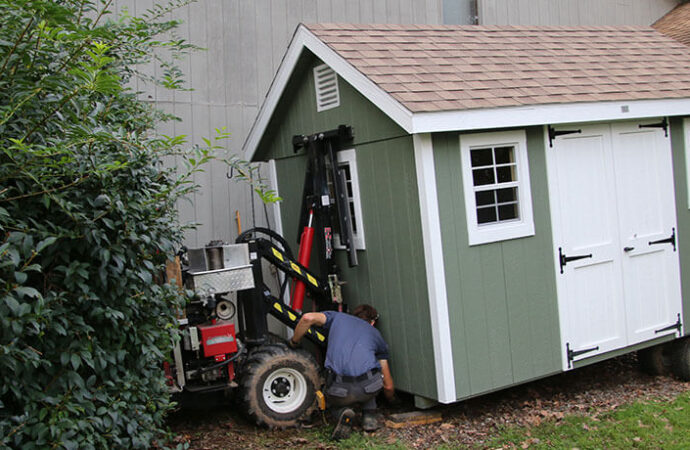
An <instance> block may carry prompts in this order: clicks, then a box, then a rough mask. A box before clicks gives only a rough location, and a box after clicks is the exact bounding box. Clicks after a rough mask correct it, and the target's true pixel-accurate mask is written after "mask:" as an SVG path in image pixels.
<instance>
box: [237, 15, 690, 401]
mask: <svg viewBox="0 0 690 450" xmlns="http://www.w3.org/2000/svg"><path fill="white" fill-rule="evenodd" d="M687 117H690V51H689V50H688V48H687V47H685V46H683V45H682V44H679V43H677V42H675V41H673V40H672V39H670V38H668V37H666V36H664V35H662V34H660V33H658V32H656V31H655V30H653V29H652V28H646V27H508V26H495V27H491V26H459V27H457V26H455V27H453V26H421V25H420V26H413V25H405V26H398V25H300V26H299V27H298V29H297V30H296V32H295V34H294V37H293V39H292V42H291V43H290V46H289V48H288V51H287V53H286V55H285V57H284V59H283V62H282V64H281V66H280V69H279V71H278V73H277V75H276V77H275V79H274V81H273V84H272V86H271V89H270V91H269V93H268V94H267V97H266V99H265V102H264V104H263V106H262V107H261V109H260V112H259V115H258V117H257V119H256V121H255V123H254V126H253V128H252V130H251V132H250V134H249V136H248V138H247V140H246V142H245V145H244V151H245V154H246V155H247V158H248V159H251V160H254V161H268V162H269V165H270V169H271V173H272V177H273V179H274V182H275V183H276V184H275V187H276V189H277V191H278V193H279V195H280V196H281V197H282V198H283V201H282V202H281V203H280V204H279V206H278V210H279V211H278V214H277V222H278V227H279V231H280V232H283V233H285V235H286V236H287V238H289V239H290V240H292V238H293V236H296V235H297V233H298V230H297V227H298V221H299V215H300V202H301V192H302V181H303V178H304V171H305V165H306V157H305V155H304V154H303V153H302V152H297V153H295V152H294V151H293V148H292V146H291V141H292V137H293V136H294V135H309V134H313V133H317V132H320V131H323V130H329V129H334V128H337V127H338V126H339V125H348V126H352V127H353V129H354V135H355V139H354V142H353V144H352V145H351V147H350V148H347V149H344V150H343V151H340V152H339V154H338V161H339V164H341V165H343V166H346V167H347V168H348V169H349V170H348V172H349V178H348V184H349V186H350V188H351V190H350V198H349V201H350V203H351V211H352V212H353V214H354V219H353V223H354V229H355V233H354V234H355V244H356V248H357V255H358V259H359V265H358V266H357V267H354V268H348V267H347V264H345V263H344V261H345V254H344V252H342V251H341V252H338V250H336V253H339V255H338V258H340V259H341V260H342V261H343V264H341V267H342V271H343V274H342V279H344V280H346V281H347V285H346V286H345V287H344V297H345V299H346V301H347V302H348V304H349V305H350V306H353V305H356V304H358V303H362V302H368V303H372V304H373V305H375V306H376V307H377V308H378V310H379V311H380V313H381V320H380V329H381V331H382V333H383V335H384V337H385V338H386V340H387V341H388V343H389V345H390V347H391V367H392V371H393V376H394V378H395V381H396V388H398V389H401V390H403V391H407V392H410V393H412V394H414V395H415V396H416V398H417V399H418V400H419V405H420V406H421V405H423V404H424V403H425V400H433V401H439V402H442V403H450V402H455V401H458V400H462V399H466V398H469V397H473V396H476V395H480V394H483V393H487V392H491V391H495V390H498V389H502V388H505V387H508V386H512V385H516V384H519V383H524V382H527V381H530V380H534V379H538V378H541V377H545V376H548V375H552V374H556V373H559V372H561V371H566V370H571V369H573V368H577V367H579V366H583V365H586V364H590V363H592V362H596V361H600V360H602V359H606V358H610V357H613V356H617V355H620V354H623V353H627V352H630V351H634V350H640V349H643V348H652V347H653V346H657V344H663V343H666V342H670V341H677V340H678V339H680V338H684V336H686V335H687V334H688V331H687V328H686V327H685V324H686V323H687V322H688V320H690V296H689V294H688V292H690V237H688V235H687V232H688V230H690V203H689V201H690V200H689V195H688V193H689V191H690V180H689V177H688V172H689V170H690V162H689V159H690V158H689V156H690V154H689V152H690V150H688V148H689V147H690V145H689V144H690V119H688V118H687ZM657 347H658V348H661V346H657ZM657 347H654V348H657ZM684 358H685V359H688V358H690V357H688V356H687V355H686V356H685V357H684ZM688 370H689V371H690V369H688Z"/></svg>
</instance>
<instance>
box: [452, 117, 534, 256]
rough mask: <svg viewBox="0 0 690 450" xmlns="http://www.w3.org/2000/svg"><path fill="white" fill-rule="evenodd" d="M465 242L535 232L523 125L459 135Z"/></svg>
mask: <svg viewBox="0 0 690 450" xmlns="http://www.w3.org/2000/svg"><path fill="white" fill-rule="evenodd" d="M460 154H461V155H460V156H461V162H462V180H463V190H464V194H465V210H466V212H467V231H468V234H469V244H470V245H478V244H486V243H489V242H497V241H503V240H507V239H515V238H520V237H525V236H533V235H534V218H533V217H532V194H531V191H530V181H529V166H528V161H527V138H526V136H525V131H524V130H516V131H501V132H493V133H477V134H467V135H462V136H460Z"/></svg>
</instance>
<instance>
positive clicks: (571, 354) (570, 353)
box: [565, 342, 599, 369]
mask: <svg viewBox="0 0 690 450" xmlns="http://www.w3.org/2000/svg"><path fill="white" fill-rule="evenodd" d="M565 349H566V351H567V352H568V369H570V367H571V364H570V363H571V362H572V361H573V359H575V358H577V357H578V356H580V355H584V354H585V353H590V352H595V351H597V350H599V346H598V345H597V346H596V347H592V348H585V349H582V350H571V349H570V343H569V342H566V344H565Z"/></svg>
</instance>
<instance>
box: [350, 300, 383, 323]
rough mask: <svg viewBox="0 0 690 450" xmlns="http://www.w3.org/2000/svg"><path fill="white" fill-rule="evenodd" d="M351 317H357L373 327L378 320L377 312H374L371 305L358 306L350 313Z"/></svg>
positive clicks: (374, 309)
mask: <svg viewBox="0 0 690 450" xmlns="http://www.w3.org/2000/svg"><path fill="white" fill-rule="evenodd" d="M352 315H353V316H356V317H359V318H360V319H362V320H366V321H367V322H369V323H370V324H372V325H375V324H376V321H377V320H379V313H378V311H376V308H374V307H373V306H371V305H358V306H357V307H356V308H355V309H354V310H353V311H352Z"/></svg>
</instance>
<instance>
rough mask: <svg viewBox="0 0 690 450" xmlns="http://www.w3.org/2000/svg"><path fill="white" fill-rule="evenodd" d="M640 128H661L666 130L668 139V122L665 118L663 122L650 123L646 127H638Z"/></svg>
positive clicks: (665, 135) (665, 134)
mask: <svg viewBox="0 0 690 450" xmlns="http://www.w3.org/2000/svg"><path fill="white" fill-rule="evenodd" d="M638 127H639V128H661V129H662V130H664V137H668V120H666V117H664V118H663V119H662V120H661V122H656V123H650V124H646V125H638Z"/></svg>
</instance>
